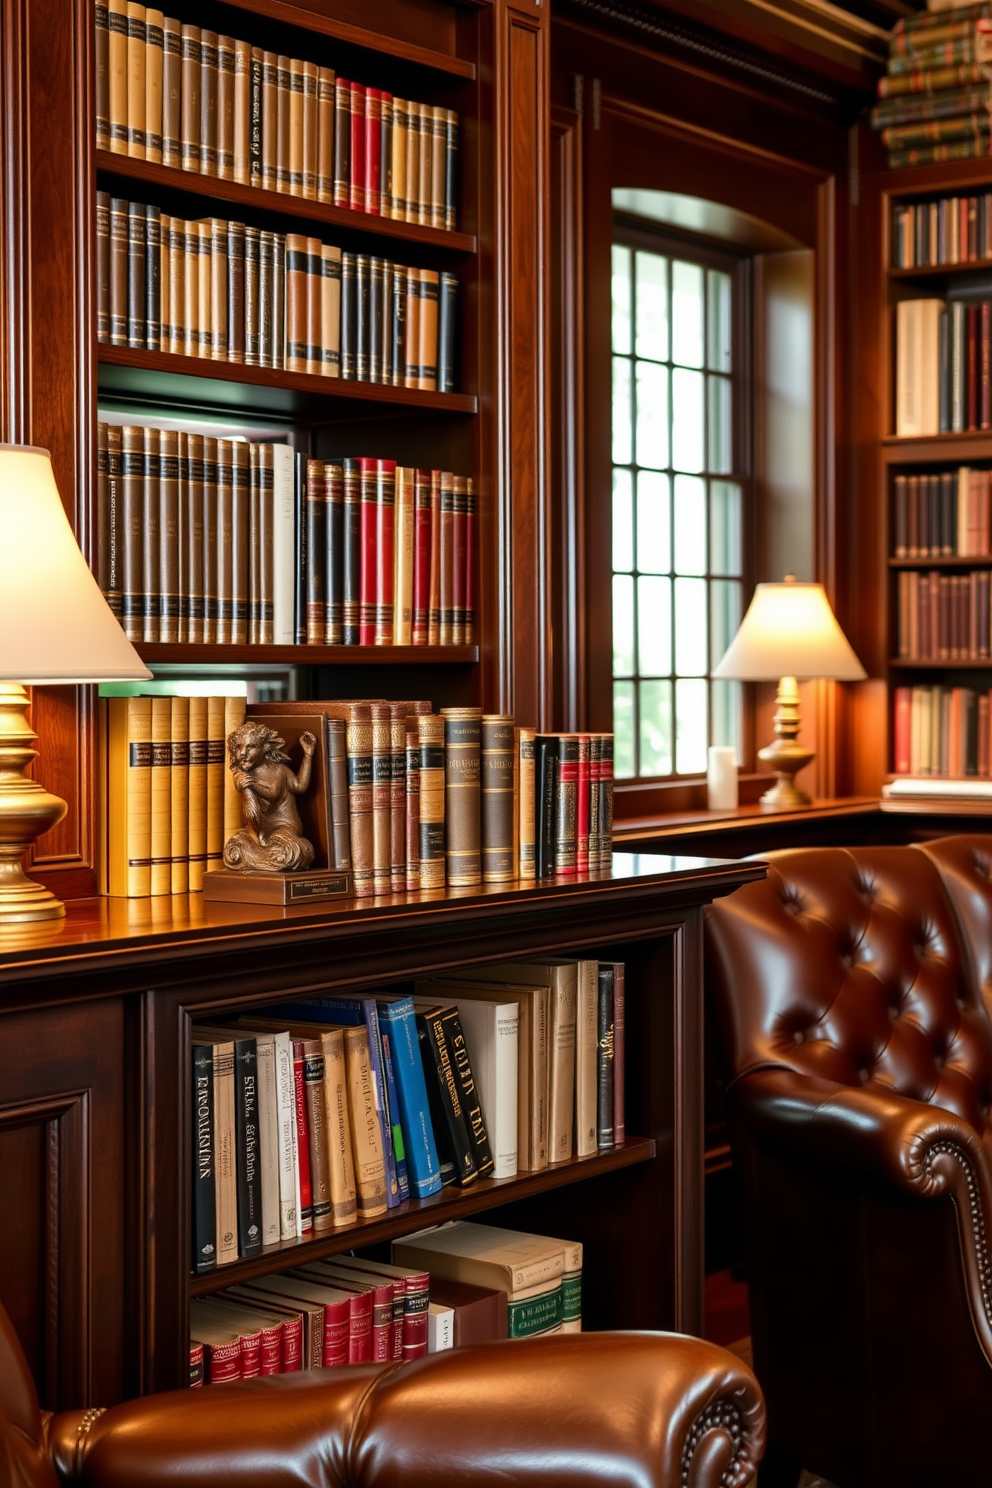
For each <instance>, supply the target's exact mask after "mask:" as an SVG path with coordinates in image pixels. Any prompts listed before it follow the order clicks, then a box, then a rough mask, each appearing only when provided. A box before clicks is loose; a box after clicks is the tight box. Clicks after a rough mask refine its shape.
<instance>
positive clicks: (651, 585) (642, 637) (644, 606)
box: [637, 579, 672, 677]
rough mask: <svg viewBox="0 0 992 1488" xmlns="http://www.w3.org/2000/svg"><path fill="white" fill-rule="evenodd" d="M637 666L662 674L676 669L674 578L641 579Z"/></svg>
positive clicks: (648, 674)
mask: <svg viewBox="0 0 992 1488" xmlns="http://www.w3.org/2000/svg"><path fill="white" fill-rule="evenodd" d="M637 652H638V655H637V663H638V665H637V670H638V672H640V674H641V676H642V677H658V676H662V675H664V673H666V672H670V671H671V670H672V581H671V579H638V581H637Z"/></svg>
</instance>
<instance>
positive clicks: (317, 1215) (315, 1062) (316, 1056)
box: [302, 1037, 334, 1235]
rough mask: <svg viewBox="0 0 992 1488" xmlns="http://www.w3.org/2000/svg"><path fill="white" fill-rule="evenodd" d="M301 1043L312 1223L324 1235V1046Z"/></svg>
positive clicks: (315, 1041)
mask: <svg viewBox="0 0 992 1488" xmlns="http://www.w3.org/2000/svg"><path fill="white" fill-rule="evenodd" d="M302 1043H303V1088H304V1094H305V1096H306V1102H307V1135H308V1137H309V1142H310V1202H311V1212H312V1225H313V1233H314V1234H315V1235H326V1234H327V1233H328V1231H330V1230H332V1229H333V1228H334V1212H333V1207H332V1204H331V1175H330V1159H329V1151H328V1145H329V1144H328V1136H329V1133H328V1129H327V1112H326V1108H325V1105H324V1049H323V1044H322V1042H321V1040H320V1038H319V1037H317V1038H304V1039H303V1040H302Z"/></svg>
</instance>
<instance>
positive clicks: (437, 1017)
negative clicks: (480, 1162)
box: [414, 998, 479, 1188]
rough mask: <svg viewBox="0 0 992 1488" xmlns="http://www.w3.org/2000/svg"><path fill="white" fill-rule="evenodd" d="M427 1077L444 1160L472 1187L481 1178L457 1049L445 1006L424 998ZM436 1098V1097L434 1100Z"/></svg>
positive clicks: (419, 1009) (420, 1027) (420, 1019)
mask: <svg viewBox="0 0 992 1488" xmlns="http://www.w3.org/2000/svg"><path fill="white" fill-rule="evenodd" d="M414 1007H415V1009H416V1018H417V1033H418V1037H419V1040H420V1052H421V1058H422V1059H423V1064H424V1077H425V1082H426V1085H427V1089H428V1101H429V1102H431V1110H432V1112H435V1113H436V1116H433V1115H432V1124H433V1127H434V1136H435V1139H436V1141H437V1142H438V1143H439V1144H440V1145H439V1149H438V1150H439V1156H440V1157H441V1160H442V1163H443V1161H444V1158H445V1157H446V1158H447V1159H448V1161H449V1162H450V1164H451V1168H452V1179H453V1181H454V1182H456V1183H458V1184H460V1185H461V1187H462V1188H468V1187H469V1186H470V1185H471V1184H473V1183H475V1181H476V1179H477V1178H478V1177H479V1170H478V1167H477V1165H476V1161H475V1149H474V1144H473V1141H472V1137H471V1134H470V1132H469V1124H468V1116H467V1113H466V1111H465V1107H464V1105H463V1100H462V1086H461V1082H460V1080H459V1078H458V1075H457V1073H456V1070H455V1059H454V1052H453V1050H452V1048H451V1046H450V1044H449V1042H448V1038H447V1032H446V1026H445V1024H446V1020H445V1017H444V1014H445V1008H444V1006H443V1005H441V1004H437V1003H431V1002H428V1001H425V1000H424V999H422V998H417V999H415V1001H414ZM432 1097H433V1100H432Z"/></svg>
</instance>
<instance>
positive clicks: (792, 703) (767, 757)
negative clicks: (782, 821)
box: [758, 677, 816, 811]
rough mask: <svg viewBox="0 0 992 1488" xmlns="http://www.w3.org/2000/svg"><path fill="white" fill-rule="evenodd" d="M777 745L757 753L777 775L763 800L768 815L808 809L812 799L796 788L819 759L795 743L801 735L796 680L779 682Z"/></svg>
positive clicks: (776, 719)
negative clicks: (800, 776) (800, 777)
mask: <svg viewBox="0 0 992 1488" xmlns="http://www.w3.org/2000/svg"><path fill="white" fill-rule="evenodd" d="M775 703H776V711H775V742H774V744H768V745H766V746H765V748H764V749H760V750H759V751H758V758H759V759H760V760H761V761H762V763H763V764H766V765H768V767H769V768H770V769H772V770H774V771H775V773H776V775H777V776H778V780H777V781H776V782H775V784H774V785H773V786H772V788H771V790H767V791H765V794H764V795H763V796H762V797H761V803H760V804H761V805H762V806H764V807H766V808H767V809H768V810H769V811H788V810H789V809H791V808H794V807H796V806H809V805H810V804H811V801H810V797H809V796H808V795H807V794H806V792H805V791H803V790H800V789H799V787H798V786H797V785H796V781H795V777H796V775H798V773H799V771H800V770H803V769H805V767H806V766H807V765H808V764H809V763H810V761H811V760H812V759H814V758H815V757H816V755H815V751H814V750H812V749H805V748H804V747H803V745H802V744H797V743H796V735H797V734H798V732H799V687H798V684H797V683H796V679H795V677H781V678H779V684H778V693H777V694H776V697H775Z"/></svg>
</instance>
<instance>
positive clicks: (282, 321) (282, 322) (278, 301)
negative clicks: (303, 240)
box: [271, 233, 286, 369]
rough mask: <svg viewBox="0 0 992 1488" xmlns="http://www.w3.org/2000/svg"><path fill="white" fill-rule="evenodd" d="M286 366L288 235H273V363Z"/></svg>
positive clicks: (279, 367)
mask: <svg viewBox="0 0 992 1488" xmlns="http://www.w3.org/2000/svg"><path fill="white" fill-rule="evenodd" d="M285 365H286V234H285V233H273V235H272V362H271V366H273V367H275V368H277V369H281V368H284V367H285Z"/></svg>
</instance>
